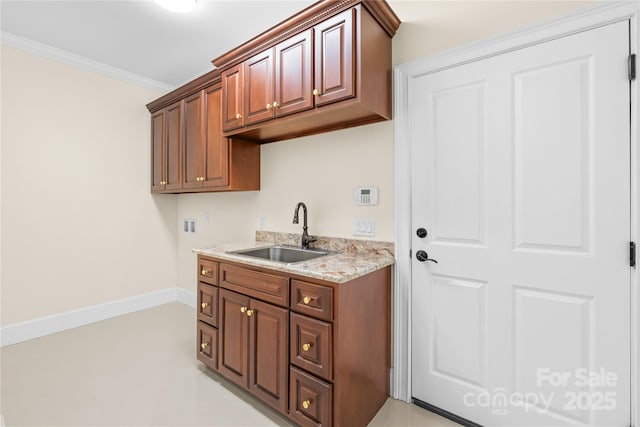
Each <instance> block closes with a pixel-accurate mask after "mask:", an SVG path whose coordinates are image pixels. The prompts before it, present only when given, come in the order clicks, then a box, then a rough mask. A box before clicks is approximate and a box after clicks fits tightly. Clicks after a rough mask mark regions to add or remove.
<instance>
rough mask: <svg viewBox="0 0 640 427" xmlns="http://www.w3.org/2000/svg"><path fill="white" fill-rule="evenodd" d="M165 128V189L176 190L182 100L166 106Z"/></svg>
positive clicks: (180, 138)
mask: <svg viewBox="0 0 640 427" xmlns="http://www.w3.org/2000/svg"><path fill="white" fill-rule="evenodd" d="M165 130H166V140H165V144H166V156H165V162H166V168H167V174H166V176H165V182H166V186H165V189H166V190H177V189H179V188H180V187H181V182H180V181H181V180H180V151H181V147H182V130H183V128H182V101H179V102H176V103H175V104H172V105H171V106H169V107H167V111H166V113H165Z"/></svg>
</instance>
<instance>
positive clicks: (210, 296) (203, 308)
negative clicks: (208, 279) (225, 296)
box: [196, 283, 218, 326]
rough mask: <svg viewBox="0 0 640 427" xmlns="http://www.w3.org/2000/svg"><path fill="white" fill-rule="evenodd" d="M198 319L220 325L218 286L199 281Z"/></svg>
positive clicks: (212, 324)
mask: <svg viewBox="0 0 640 427" xmlns="http://www.w3.org/2000/svg"><path fill="white" fill-rule="evenodd" d="M196 308H197V309H198V320H201V321H203V322H206V323H208V324H210V325H211V326H218V288H216V287H215V286H211V285H205V284H204V283H198V305H197V306H196Z"/></svg>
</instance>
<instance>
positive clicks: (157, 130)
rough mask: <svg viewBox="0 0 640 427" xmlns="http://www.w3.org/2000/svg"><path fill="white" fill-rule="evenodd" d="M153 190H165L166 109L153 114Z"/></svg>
mask: <svg viewBox="0 0 640 427" xmlns="http://www.w3.org/2000/svg"><path fill="white" fill-rule="evenodd" d="M151 135H152V136H151V157H152V159H153V160H152V161H153V163H152V165H151V191H162V190H164V184H162V181H164V177H165V175H166V173H167V171H166V163H165V161H164V156H165V153H164V138H165V135H164V110H161V111H158V112H156V113H153V115H152V116H151Z"/></svg>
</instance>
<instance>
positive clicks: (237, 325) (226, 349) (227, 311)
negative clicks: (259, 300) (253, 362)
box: [218, 289, 249, 388]
mask: <svg viewBox="0 0 640 427" xmlns="http://www.w3.org/2000/svg"><path fill="white" fill-rule="evenodd" d="M248 308H249V297H246V296H244V295H240V294H236V293H235V292H230V291H228V290H226V289H220V291H219V294H218V316H219V317H218V327H219V330H218V369H219V370H220V373H221V374H222V375H223V376H224V377H225V378H227V379H229V380H231V381H233V382H235V383H236V384H238V385H240V386H242V387H245V388H246V387H247V386H248V385H249V375H248V372H247V369H248V367H249V356H248V350H249V348H248V347H249V317H248V316H247V314H246V310H247V309H248Z"/></svg>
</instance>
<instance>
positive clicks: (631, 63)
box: [629, 53, 636, 80]
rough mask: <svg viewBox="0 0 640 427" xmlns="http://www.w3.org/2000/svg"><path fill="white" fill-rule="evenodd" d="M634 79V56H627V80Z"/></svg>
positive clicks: (633, 54)
mask: <svg viewBox="0 0 640 427" xmlns="http://www.w3.org/2000/svg"><path fill="white" fill-rule="evenodd" d="M635 79H636V54H635V53H632V54H631V55H629V80H635Z"/></svg>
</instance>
